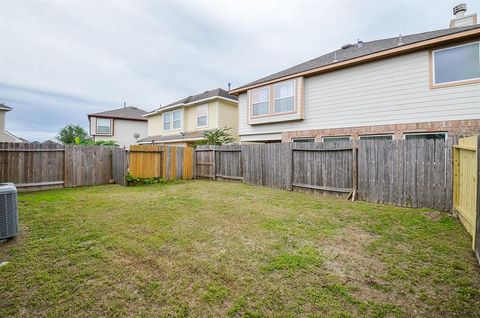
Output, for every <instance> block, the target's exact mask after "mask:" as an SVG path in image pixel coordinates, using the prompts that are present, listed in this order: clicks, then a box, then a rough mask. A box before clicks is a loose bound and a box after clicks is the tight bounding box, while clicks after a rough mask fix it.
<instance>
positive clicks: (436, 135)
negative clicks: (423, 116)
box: [404, 132, 447, 140]
mask: <svg viewBox="0 0 480 318" xmlns="http://www.w3.org/2000/svg"><path fill="white" fill-rule="evenodd" d="M404 137H405V140H412V139H426V140H445V139H447V134H446V133H444V132H433V133H412V134H405V135H404Z"/></svg>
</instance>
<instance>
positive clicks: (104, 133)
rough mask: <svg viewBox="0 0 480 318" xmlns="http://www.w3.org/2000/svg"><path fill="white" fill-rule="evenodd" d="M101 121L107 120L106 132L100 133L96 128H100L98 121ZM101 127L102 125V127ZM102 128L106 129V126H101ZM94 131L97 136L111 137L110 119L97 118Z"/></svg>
mask: <svg viewBox="0 0 480 318" xmlns="http://www.w3.org/2000/svg"><path fill="white" fill-rule="evenodd" d="M102 120H108V132H100V131H98V127H99V126H100V125H99V124H98V122H99V121H102ZM102 126H103V125H102ZM103 127H106V126H103ZM95 131H96V134H97V135H111V134H112V119H111V118H98V117H97V119H96V123H95Z"/></svg>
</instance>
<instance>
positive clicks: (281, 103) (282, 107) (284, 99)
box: [274, 81, 295, 113]
mask: <svg viewBox="0 0 480 318" xmlns="http://www.w3.org/2000/svg"><path fill="white" fill-rule="evenodd" d="M274 91H275V113H288V112H293V110H294V109H295V83H294V81H288V82H285V83H280V84H277V85H275V86H274Z"/></svg>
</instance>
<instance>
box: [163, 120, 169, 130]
mask: <svg viewBox="0 0 480 318" xmlns="http://www.w3.org/2000/svg"><path fill="white" fill-rule="evenodd" d="M163 130H170V122H165V123H163Z"/></svg>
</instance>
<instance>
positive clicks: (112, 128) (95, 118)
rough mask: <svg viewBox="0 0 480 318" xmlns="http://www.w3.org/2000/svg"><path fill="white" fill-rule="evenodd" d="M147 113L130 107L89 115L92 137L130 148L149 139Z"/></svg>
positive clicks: (95, 139)
mask: <svg viewBox="0 0 480 318" xmlns="http://www.w3.org/2000/svg"><path fill="white" fill-rule="evenodd" d="M146 113H147V112H146V111H144V110H142V109H139V108H137V107H133V106H129V107H123V108H118V109H113V110H108V111H105V112H100V113H95V114H89V115H88V121H89V126H90V136H92V138H93V140H94V141H99V140H104V141H110V140H113V141H115V142H116V143H117V144H118V145H119V146H120V147H124V148H129V147H130V145H135V144H136V143H137V140H139V139H141V138H145V137H147V118H145V117H143V116H142V115H145V114H146Z"/></svg>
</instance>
